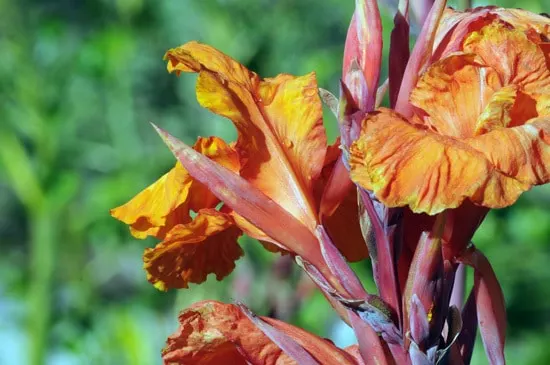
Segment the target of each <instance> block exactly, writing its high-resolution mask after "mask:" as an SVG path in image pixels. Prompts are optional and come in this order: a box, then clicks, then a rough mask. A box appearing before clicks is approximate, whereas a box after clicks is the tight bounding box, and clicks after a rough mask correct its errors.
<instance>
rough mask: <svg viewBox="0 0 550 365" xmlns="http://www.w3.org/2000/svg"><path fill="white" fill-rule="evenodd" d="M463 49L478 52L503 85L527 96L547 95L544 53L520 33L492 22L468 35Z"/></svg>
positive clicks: (548, 78) (549, 90) (549, 76)
mask: <svg viewBox="0 0 550 365" xmlns="http://www.w3.org/2000/svg"><path fill="white" fill-rule="evenodd" d="M463 50H464V52H466V53H474V54H476V55H478V56H479V57H480V58H481V59H482V60H483V63H484V64H485V65H487V66H489V67H491V68H492V69H494V70H495V71H496V72H497V73H498V75H499V77H500V79H501V81H502V84H503V85H509V84H514V85H517V86H519V87H520V89H521V90H522V91H524V92H526V93H527V94H530V95H548V94H550V71H549V70H548V65H547V64H546V58H545V56H544V53H543V51H542V50H541V48H540V47H538V45H537V44H535V43H533V42H532V41H531V40H529V39H528V37H527V35H526V34H525V33H524V32H522V31H520V30H517V29H513V28H511V26H509V25H507V24H506V23H503V22H502V21H494V22H492V23H491V24H489V25H487V26H485V27H483V28H482V29H481V30H479V31H478V32H473V33H472V34H470V35H469V36H468V38H466V40H465V41H464V45H463ZM545 106H546V107H547V106H548V105H547V104H545ZM537 109H538V110H539V111H540V110H541V108H539V107H537Z"/></svg>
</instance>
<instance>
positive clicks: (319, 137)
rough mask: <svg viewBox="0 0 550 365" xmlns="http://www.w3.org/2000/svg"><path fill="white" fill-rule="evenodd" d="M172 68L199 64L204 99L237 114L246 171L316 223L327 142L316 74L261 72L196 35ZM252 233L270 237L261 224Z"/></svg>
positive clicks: (175, 55)
mask: <svg viewBox="0 0 550 365" xmlns="http://www.w3.org/2000/svg"><path fill="white" fill-rule="evenodd" d="M166 58H167V59H168V60H169V70H176V71H185V72H189V71H192V72H198V73H199V74H200V75H199V79H198V82H197V99H198V100H199V103H200V104H201V105H202V106H204V107H206V108H208V109H210V110H211V111H213V112H214V113H216V114H219V115H222V116H225V117H227V118H229V119H231V120H232V121H233V123H234V124H235V126H236V127H237V130H238V132H239V139H238V141H237V145H236V149H237V150H238V152H239V155H240V156H241V161H242V163H243V166H242V168H241V176H242V177H244V178H245V179H246V180H248V181H249V182H251V183H252V184H253V185H255V186H256V187H257V188H259V189H260V190H261V191H263V192H264V193H265V194H266V195H268V196H269V197H270V198H272V199H273V200H274V201H277V202H278V203H279V204H280V205H281V206H282V207H283V208H285V209H286V210H287V211H289V212H290V213H291V214H292V215H294V216H295V217H296V218H298V219H300V220H301V221H302V222H303V223H304V224H305V225H306V226H308V227H309V228H310V229H312V230H313V229H314V228H315V226H316V224H317V222H316V210H315V204H314V201H313V196H312V181H313V180H314V179H315V178H316V177H317V175H318V174H319V173H320V171H321V168H322V166H323V159H324V154H325V149H326V136H325V131H324V128H323V125H322V119H321V118H322V109H321V102H320V99H319V97H318V95H317V83H316V79H315V75H314V74H309V75H306V76H303V77H294V76H290V75H280V76H278V77H276V78H273V79H266V80H264V81H260V79H259V77H258V76H257V75H256V74H255V73H253V72H251V71H248V70H246V68H244V67H243V66H241V65H239V64H238V63H237V62H235V61H234V60H232V59H231V58H229V57H228V56H226V55H224V54H223V53H221V52H219V51H217V50H215V49H214V48H211V47H208V46H205V45H200V44H198V43H194V42H191V43H188V44H186V45H183V46H181V47H179V48H176V49H173V50H170V51H168V52H167V54H166ZM244 228H245V229H246V230H247V233H249V234H250V235H251V236H253V237H255V238H258V239H263V240H268V238H267V237H265V236H264V235H263V234H262V233H261V232H259V231H258V230H254V227H244Z"/></svg>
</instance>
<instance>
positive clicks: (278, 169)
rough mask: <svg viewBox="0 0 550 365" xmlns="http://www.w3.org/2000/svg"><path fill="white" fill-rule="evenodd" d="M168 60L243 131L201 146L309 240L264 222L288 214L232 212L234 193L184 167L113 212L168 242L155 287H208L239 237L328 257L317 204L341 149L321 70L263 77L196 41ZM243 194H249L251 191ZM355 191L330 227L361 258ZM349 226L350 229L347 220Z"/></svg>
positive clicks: (227, 265)
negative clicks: (325, 107)
mask: <svg viewBox="0 0 550 365" xmlns="http://www.w3.org/2000/svg"><path fill="white" fill-rule="evenodd" d="M165 58H166V60H167V61H168V66H167V67H168V71H170V72H174V73H176V74H178V75H179V74H180V73H181V72H195V73H198V74H199V77H198V80H197V88H196V90H197V99H198V101H199V103H200V104H201V105H202V106H203V107H205V108H207V109H209V110H211V111H212V112H214V113H216V114H218V115H221V116H224V117H226V118H228V119H229V120H231V121H232V122H233V124H234V125H235V127H236V128H237V131H238V139H237V141H236V142H235V143H232V144H227V143H225V142H224V141H223V140H221V139H219V138H217V137H210V138H199V140H198V141H197V143H196V144H195V146H194V150H195V151H197V152H198V153H200V154H201V155H204V156H206V157H208V159H209V160H210V161H213V162H215V163H216V165H217V166H219V167H222V168H225V169H228V170H229V172H231V173H233V174H234V175H235V178H237V177H238V178H240V179H242V180H243V181H245V182H246V184H247V186H249V187H250V188H251V189H254V191H257V192H258V193H259V194H261V196H262V197H263V198H262V199H263V200H262V201H261V202H256V203H255V204H258V205H262V204H263V205H270V204H271V205H272V204H273V202H277V203H276V204H277V206H279V207H280V209H282V210H280V211H281V212H282V211H284V212H286V213H285V214H286V215H287V216H288V219H291V220H294V221H295V224H296V225H298V226H299V227H301V228H300V230H301V231H305V232H306V233H305V234H306V235H307V234H309V236H308V237H309V238H308V239H306V240H300V239H298V238H294V239H281V238H280V237H279V236H278V237H275V236H274V235H273V234H271V235H270V234H269V233H268V232H267V231H269V229H267V231H266V228H265V225H268V226H273V227H278V225H279V224H280V222H279V221H277V219H281V217H278V218H277V217H273V216H271V217H269V220H267V218H266V219H264V220H263V221H262V222H260V223H259V224H258V222H254V223H253V222H252V221H251V220H250V219H247V218H245V217H243V216H242V214H239V212H238V211H235V210H234V208H235V206H237V207H238V206H240V205H242V204H243V202H241V201H239V198H238V197H237V196H235V199H233V200H234V202H233V204H227V202H226V203H225V204H224V203H223V201H224V199H221V200H220V199H219V198H218V197H216V192H215V191H214V190H215V189H212V186H205V185H204V184H202V183H201V182H200V181H198V180H197V179H196V176H195V177H192V175H194V174H193V173H190V172H189V171H188V170H187V169H186V168H184V167H183V165H182V164H180V163H177V164H176V166H175V167H174V168H173V169H172V170H171V171H170V172H168V173H167V174H166V175H164V176H163V177H161V178H160V179H159V180H158V181H157V182H155V183H154V184H153V185H151V186H150V187H148V188H146V189H145V190H144V191H142V192H141V193H139V194H138V195H137V196H136V197H135V198H133V199H132V200H131V201H129V202H128V203H126V204H124V205H122V206H121V207H118V208H115V209H113V210H112V212H111V214H112V215H113V216H114V217H115V218H117V219H120V220H122V221H123V222H125V223H126V224H128V225H130V230H131V232H132V234H133V235H134V236H135V237H137V238H145V237H146V236H148V235H152V236H155V237H156V238H158V239H160V240H162V242H161V243H160V244H159V245H157V247H155V248H154V249H147V250H146V251H145V254H144V262H145V265H144V267H145V269H146V271H147V277H148V279H149V281H151V282H152V283H154V284H155V286H156V287H157V288H159V289H163V290H166V289H168V288H186V287H187V286H188V283H190V282H192V283H201V282H203V281H204V280H205V279H206V276H207V274H209V273H214V274H216V277H217V278H218V279H221V278H223V277H224V276H226V275H228V274H229V273H230V272H231V271H232V270H233V268H234V266H235V265H234V261H235V260H237V259H238V258H239V257H240V256H242V254H243V252H242V250H241V248H240V247H239V245H238V243H237V239H238V237H239V236H240V235H241V234H242V232H245V233H246V234H247V235H249V236H250V237H253V238H256V239H258V240H261V241H262V242H264V244H265V245H267V247H268V248H270V249H271V250H282V251H290V252H293V253H297V254H300V255H302V256H303V257H305V258H307V259H308V260H311V261H312V262H320V257H321V251H320V247H319V244H318V242H317V240H316V239H315V230H316V228H317V226H318V225H319V224H320V221H321V219H320V216H319V206H320V201H321V199H322V195H323V191H324V188H325V185H326V184H327V182H328V180H329V177H330V175H331V171H332V170H333V169H334V166H335V162H336V161H337V160H338V157H339V150H338V148H337V146H335V147H330V148H329V146H327V140H326V134H325V129H324V127H323V124H322V109H321V101H320V99H319V96H318V90H317V82H316V79H315V74H313V73H311V74H308V75H306V76H302V77H295V76H291V75H288V74H281V75H279V76H277V77H274V78H268V79H261V78H260V77H259V76H258V75H257V74H255V73H254V72H252V71H249V70H248V69H246V68H245V67H244V66H242V65H241V64H239V63H238V62H236V61H235V60H233V59H231V58H230V57H228V56H226V55H224V54H223V53H221V52H219V51H218V50H216V49H214V48H212V47H210V46H207V45H204V44H200V43H197V42H190V43H187V44H185V45H183V46H181V47H178V48H174V49H171V50H169V51H168V52H167V53H166V55H165ZM327 149H328V151H329V153H327ZM207 185H208V183H207ZM222 188H223V187H222ZM223 189H226V188H223ZM226 192H229V190H227V189H226ZM241 193H242V194H243V196H242V197H244V195H245V194H250V189H247V191H242V192H241ZM232 194H240V193H239V192H236V191H233V192H232ZM354 194H355V190H353V191H350V194H348V195H349V197H348V198H346V199H345V200H344V202H342V204H339V205H338V207H337V209H336V210H335V211H333V212H331V214H330V215H327V216H326V217H324V219H323V221H324V222H325V224H326V226H327V229H328V230H329V232H330V233H331V234H332V235H333V236H334V237H337V236H345V237H346V239H345V240H338V241H339V242H341V247H340V249H341V251H342V252H343V253H344V254H345V255H346V256H347V257H348V258H349V259H350V260H353V261H357V260H360V259H363V258H365V257H366V256H367V250H366V246H365V245H364V244H360V243H361V242H362V235H361V231H360V228H359V223H358V222H357V221H356V220H354V219H352V220H349V217H353V216H356V215H357V209H358V208H357V201H356V198H355V195H354ZM220 203H222V204H221V207H220V206H219V205H220ZM216 207H218V209H216ZM237 210H239V209H237ZM191 213H194V214H191ZM256 218H258V217H256ZM344 221H346V227H347V228H346V229H345V230H344V229H342V227H343V225H342V224H341V223H342V222H344ZM276 229H278V228H276ZM307 232H309V233H307ZM290 234H292V232H290ZM303 234H304V233H302V237H303ZM287 236H288V235H287ZM289 237H291V236H289ZM308 240H309V243H308V242H307V241H308ZM220 253H221V254H220Z"/></svg>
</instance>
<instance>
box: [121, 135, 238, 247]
mask: <svg viewBox="0 0 550 365" xmlns="http://www.w3.org/2000/svg"><path fill="white" fill-rule="evenodd" d="M193 148H194V149H195V150H196V151H198V152H200V153H202V154H204V155H206V156H208V157H209V158H211V159H213V160H214V161H216V162H217V163H219V164H221V165H223V166H224V167H227V168H229V169H230V170H233V171H238V170H239V168H240V163H239V156H238V155H237V152H236V151H235V150H234V149H233V148H232V147H231V146H229V145H227V144H226V143H225V142H224V141H223V140H222V139H220V138H218V137H208V138H202V137H201V138H198V139H197V142H196V143H195V145H194V146H193ZM218 202H219V200H218V199H217V198H216V197H215V196H214V195H213V194H212V193H210V192H209V191H208V190H207V189H206V187H205V186H204V185H202V184H201V183H199V182H197V181H194V180H193V178H192V177H191V176H190V175H189V173H188V172H187V170H185V169H184V168H183V166H182V165H181V164H180V163H176V166H175V167H174V168H173V169H172V170H170V172H168V173H167V174H165V175H164V176H162V177H161V178H160V179H159V180H157V181H156V182H155V183H153V184H152V185H151V186H149V187H147V188H146V189H145V190H143V191H142V192H140V193H139V194H138V195H136V196H135V197H134V198H133V199H132V200H130V201H129V202H128V203H126V204H124V205H122V206H120V207H118V208H115V209H112V210H111V215H112V216H113V217H115V218H117V219H119V220H121V221H123V222H124V223H126V224H128V225H130V231H131V232H132V234H133V235H134V236H135V237H136V238H145V237H147V236H148V235H151V236H155V237H157V238H159V239H164V236H165V235H166V233H167V232H168V231H169V230H170V229H171V228H172V227H173V226H174V225H176V224H186V223H188V222H189V221H190V220H191V218H190V216H189V209H192V210H195V211H198V210H199V209H202V208H213V207H215V206H216V204H218Z"/></svg>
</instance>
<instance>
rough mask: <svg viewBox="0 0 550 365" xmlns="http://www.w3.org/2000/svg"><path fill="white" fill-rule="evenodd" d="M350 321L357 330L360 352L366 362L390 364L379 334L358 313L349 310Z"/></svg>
mask: <svg viewBox="0 0 550 365" xmlns="http://www.w3.org/2000/svg"><path fill="white" fill-rule="evenodd" d="M349 321H350V323H351V327H352V328H353V331H354V332H355V336H356V338H357V344H358V345H359V352H360V354H361V357H362V358H363V360H365V363H366V364H376V365H387V364H390V363H389V362H388V359H387V358H386V353H385V352H384V348H383V347H382V343H381V341H380V337H378V334H377V333H376V332H375V331H374V330H373V329H372V327H371V326H369V325H368V324H367V323H366V322H364V321H363V320H362V319H361V318H360V317H359V316H358V315H357V314H355V313H353V312H352V311H350V312H349Z"/></svg>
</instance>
